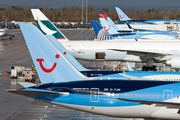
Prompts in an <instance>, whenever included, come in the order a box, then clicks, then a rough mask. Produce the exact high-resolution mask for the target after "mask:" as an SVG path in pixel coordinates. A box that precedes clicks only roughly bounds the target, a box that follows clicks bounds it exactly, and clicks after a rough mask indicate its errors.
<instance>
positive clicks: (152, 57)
mask: <svg viewBox="0 0 180 120" xmlns="http://www.w3.org/2000/svg"><path fill="white" fill-rule="evenodd" d="M31 11H32V13H33V16H34V19H35V21H36V24H37V27H38V29H39V30H41V31H42V33H43V34H45V35H48V34H52V35H53V36H54V37H55V38H56V39H57V40H58V41H59V42H61V44H62V45H63V46H64V47H65V48H66V49H67V50H68V51H69V52H70V53H71V54H72V55H73V56H74V57H75V58H77V59H82V60H108V61H129V62H146V64H147V65H146V66H143V68H142V70H149V69H152V65H153V63H154V62H161V63H162V62H163V63H165V64H166V65H169V66H171V68H174V69H179V68H180V62H179V59H180V52H179V51H180V48H179V47H178V44H180V41H177V40H173V41H172V40H169V41H168V40H167V41H163V42H162V41H158V40H153V41H141V40H139V41H138V42H137V41H111V39H113V38H111V37H109V35H108V37H103V34H102V33H101V34H102V38H104V39H109V40H103V41H70V40H68V39H67V38H66V37H65V36H64V35H63V34H62V33H61V32H60V31H59V30H58V29H57V28H56V27H55V26H54V25H53V24H52V23H51V22H50V21H49V19H48V18H47V17H46V16H45V15H44V14H43V13H42V12H41V11H40V10H39V9H31ZM49 31H50V32H49ZM102 32H106V33H107V31H106V30H102ZM104 35H107V34H104Z"/></svg>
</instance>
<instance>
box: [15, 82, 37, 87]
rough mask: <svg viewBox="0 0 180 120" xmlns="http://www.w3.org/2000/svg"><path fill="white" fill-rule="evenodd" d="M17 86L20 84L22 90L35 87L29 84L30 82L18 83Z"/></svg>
mask: <svg viewBox="0 0 180 120" xmlns="http://www.w3.org/2000/svg"><path fill="white" fill-rule="evenodd" d="M18 84H20V85H21V86H23V87H24V88H26V87H33V86H36V84H34V83H30V82H18Z"/></svg>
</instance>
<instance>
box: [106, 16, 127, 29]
mask: <svg viewBox="0 0 180 120" xmlns="http://www.w3.org/2000/svg"><path fill="white" fill-rule="evenodd" d="M107 22H108V23H109V24H110V25H111V26H112V27H113V28H114V29H115V30H116V31H119V32H120V31H124V30H122V29H119V28H118V27H117V26H116V24H115V23H114V22H113V21H112V20H111V18H110V17H107Z"/></svg>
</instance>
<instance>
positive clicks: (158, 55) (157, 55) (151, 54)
mask: <svg viewBox="0 0 180 120" xmlns="http://www.w3.org/2000/svg"><path fill="white" fill-rule="evenodd" d="M109 50H114V51H121V52H127V54H129V55H136V56H139V57H140V58H141V59H150V58H154V59H157V60H160V59H162V58H163V57H165V56H167V55H174V53H162V52H158V51H138V50H137V51H136V50H123V49H109Z"/></svg>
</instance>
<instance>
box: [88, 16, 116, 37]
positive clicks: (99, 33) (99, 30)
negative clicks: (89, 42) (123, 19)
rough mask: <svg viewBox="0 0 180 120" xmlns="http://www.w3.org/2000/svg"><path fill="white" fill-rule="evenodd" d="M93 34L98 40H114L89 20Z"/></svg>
mask: <svg viewBox="0 0 180 120" xmlns="http://www.w3.org/2000/svg"><path fill="white" fill-rule="evenodd" d="M91 24H92V26H93V28H94V32H95V34H96V37H97V38H98V40H112V39H114V38H113V37H112V36H111V35H110V34H109V33H108V32H107V31H106V30H105V29H103V27H102V26H101V25H100V24H99V23H98V21H96V20H91Z"/></svg>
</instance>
